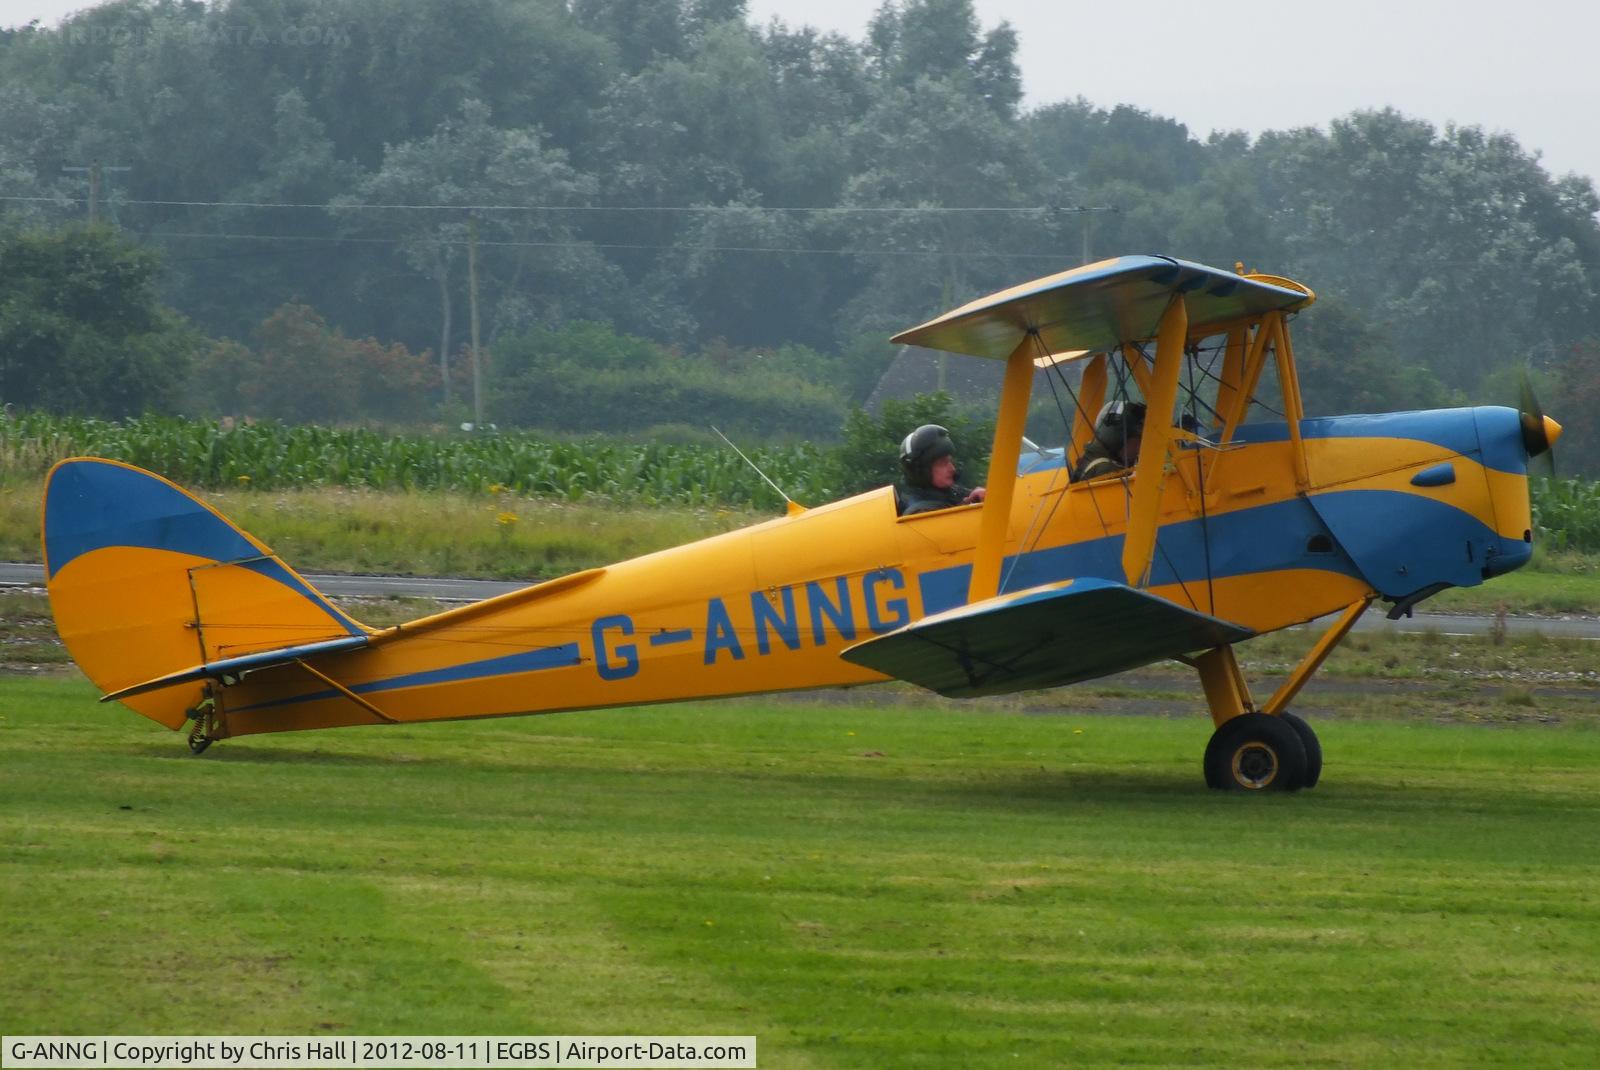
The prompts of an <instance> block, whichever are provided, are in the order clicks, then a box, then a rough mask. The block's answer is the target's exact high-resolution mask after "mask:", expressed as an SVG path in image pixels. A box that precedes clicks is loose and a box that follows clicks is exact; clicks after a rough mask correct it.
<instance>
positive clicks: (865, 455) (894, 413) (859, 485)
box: [832, 390, 994, 495]
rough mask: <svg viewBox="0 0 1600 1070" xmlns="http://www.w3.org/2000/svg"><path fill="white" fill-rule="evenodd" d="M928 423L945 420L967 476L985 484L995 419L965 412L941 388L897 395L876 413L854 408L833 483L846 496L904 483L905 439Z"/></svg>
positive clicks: (836, 460) (834, 460)
mask: <svg viewBox="0 0 1600 1070" xmlns="http://www.w3.org/2000/svg"><path fill="white" fill-rule="evenodd" d="M923 424H939V425H941V426H943V427H944V428H945V429H946V430H948V431H949V432H950V437H951V438H952V439H953V440H954V441H955V444H956V449H957V450H958V451H959V452H958V453H957V460H958V462H959V463H960V465H961V477H962V478H963V479H965V480H967V481H968V482H969V483H972V484H978V483H982V482H985V480H984V476H983V473H984V472H986V471H987V470H988V467H989V447H990V446H991V445H992V444H993V441H994V423H993V421H992V420H990V419H985V418H982V417H975V416H973V415H971V414H968V413H964V412H962V411H961V410H960V409H959V408H958V407H957V406H956V402H955V399H954V398H952V397H951V396H950V395H949V394H947V393H945V392H944V391H942V390H941V391H939V392H937V393H933V394H917V395H916V396H915V397H912V398H909V399H900V398H894V399H891V400H889V401H886V402H884V404H883V408H882V409H881V410H880V411H879V412H878V413H877V414H876V415H874V414H872V413H869V412H867V411H866V410H864V409H855V410H852V411H851V413H850V415H849V416H848V417H846V418H845V423H844V440H843V441H842V442H841V443H840V444H839V446H838V447H837V448H835V450H834V452H833V457H832V466H833V472H834V474H833V479H832V483H833V485H834V486H835V487H836V488H838V491H839V493H840V494H841V495H846V494H860V493H861V492H862V491H866V490H871V489H872V488H873V487H882V486H885V485H887V484H889V483H895V482H898V481H899V479H900V443H901V442H902V441H903V440H904V439H905V437H906V435H908V434H910V433H911V432H912V431H914V430H916V429H917V428H918V427H921V426H922V425H923Z"/></svg>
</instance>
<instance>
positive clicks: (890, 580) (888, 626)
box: [861, 568, 911, 635]
mask: <svg viewBox="0 0 1600 1070" xmlns="http://www.w3.org/2000/svg"><path fill="white" fill-rule="evenodd" d="M880 583H882V584H886V585H888V587H889V589H890V590H892V591H903V590H905V589H906V580H905V577H904V576H902V575H900V570H899V569H897V568H880V569H879V570H878V571H876V572H869V573H867V574H866V575H865V576H864V577H862V580H861V593H862V595H863V596H864V597H865V598H866V600H867V627H869V628H871V629H872V630H873V631H874V632H877V633H879V634H880V635H881V634H882V633H884V632H892V631H894V630H895V629H896V628H898V627H900V625H902V624H905V623H907V622H908V621H910V620H911V607H910V606H909V605H908V604H907V603H906V600H905V599H904V598H891V599H889V600H888V601H887V602H885V603H884V604H883V608H884V609H885V610H886V611H887V612H889V613H891V614H893V616H891V617H889V618H888V619H885V618H884V617H881V616H879V615H878V584H880Z"/></svg>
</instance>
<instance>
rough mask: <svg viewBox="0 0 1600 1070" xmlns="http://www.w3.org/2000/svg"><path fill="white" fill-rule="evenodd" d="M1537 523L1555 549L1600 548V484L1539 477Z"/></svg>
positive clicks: (1535, 507)
mask: <svg viewBox="0 0 1600 1070" xmlns="http://www.w3.org/2000/svg"><path fill="white" fill-rule="evenodd" d="M1531 485H1532V488H1533V526H1534V530H1535V531H1537V532H1538V535H1539V537H1540V539H1542V540H1544V542H1545V543H1546V545H1548V546H1549V548H1550V549H1552V550H1581V551H1584V552H1587V553H1594V552H1597V551H1600V483H1591V482H1589V481H1588V480H1586V479H1535V480H1533V481H1532V483H1531Z"/></svg>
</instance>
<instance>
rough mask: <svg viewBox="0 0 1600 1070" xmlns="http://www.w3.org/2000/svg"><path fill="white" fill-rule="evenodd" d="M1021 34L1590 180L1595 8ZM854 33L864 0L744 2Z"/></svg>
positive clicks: (1118, 92) (1588, 1)
mask: <svg viewBox="0 0 1600 1070" xmlns="http://www.w3.org/2000/svg"><path fill="white" fill-rule="evenodd" d="M975 2H976V7H977V10H978V16H979V19H980V21H981V22H982V23H983V25H984V26H985V28H987V27H990V26H993V25H995V24H996V23H998V22H999V21H1000V20H1002V19H1005V20H1008V21H1010V22H1011V24H1012V25H1013V26H1015V27H1016V28H1017V31H1018V34H1019V36H1020V38H1021V62H1022V75H1023V81H1024V84H1025V86H1026V89H1027V103H1028V104H1029V105H1038V104H1047V103H1050V102H1052V101H1057V100H1063V99H1067V98H1072V97H1077V96H1083V97H1086V98H1087V99H1089V100H1090V101H1092V102H1094V103H1095V104H1099V105H1102V106H1110V105H1113V104H1134V105H1137V106H1138V107H1141V108H1145V109H1148V110H1150V111H1153V112H1156V113H1158V114H1161V115H1166V116H1169V117H1171V118H1174V119H1177V120H1179V121H1180V122H1183V123H1186V124H1188V126H1189V128H1190V131H1191V132H1192V133H1195V134H1196V135H1198V136H1201V137H1203V136H1204V135H1205V134H1206V133H1207V132H1209V131H1211V130H1213V129H1242V130H1247V131H1249V132H1250V133H1252V134H1255V133H1260V132H1261V131H1262V130H1272V129H1283V128H1287V127H1292V126H1305V125H1322V126H1325V125H1326V124H1327V121H1328V120H1329V119H1331V118H1333V117H1335V116H1339V115H1343V114H1345V113H1347V112H1349V111H1352V110H1354V109H1356V108H1379V107H1383V106H1385V105H1392V106H1394V107H1396V108H1398V109H1400V110H1401V111H1403V112H1405V113H1407V114H1408V115H1413V116H1417V117H1420V118H1424V119H1429V120H1431V121H1433V122H1434V123H1436V124H1438V125H1443V124H1444V123H1445V122H1447V121H1452V120H1453V121H1455V122H1457V123H1462V124H1469V123H1470V124H1476V125H1479V126H1483V127H1486V128H1488V129H1491V130H1506V131H1509V132H1511V133H1512V134H1515V135H1516V137H1517V139H1518V140H1519V141H1521V142H1522V145H1523V146H1524V147H1525V148H1527V149H1537V150H1539V151H1540V152H1541V153H1542V154H1543V158H1544V164H1545V166H1546V167H1547V168H1548V169H1549V170H1551V171H1552V172H1555V173H1558V174H1559V173H1561V172H1565V171H1578V172H1580V173H1583V174H1586V175H1588V176H1590V177H1591V178H1593V179H1594V180H1595V181H1596V183H1597V185H1600V63H1597V61H1596V57H1595V50H1596V45H1597V43H1600V3H1595V2H1594V0H1522V2H1521V3H1505V2H1504V0H1495V2H1490V0H1342V2H1341V3H1337V4H1308V3H1285V4H1278V5H1268V4H1261V3H1233V4H1228V3H1212V4H1198V3H1194V2H1193V0H1184V2H1178V0H1144V2H1143V3H1140V4H1138V5H1118V4H1110V3H1106V2H1104V0H1096V2H1094V3H1085V2H1072V0H1055V2H1053V3H1052V2H1049V0H975ZM87 6H91V5H90V4H87V3H85V2H84V0H0V24H13V25H14V24H18V23H23V22H27V21H28V20H29V19H31V18H38V19H40V20H41V21H43V22H45V23H54V22H55V21H56V20H58V19H59V18H60V17H61V16H62V15H63V14H65V13H67V12H70V11H74V10H77V9H80V8H83V7H87ZM749 6H750V13H751V17H752V18H753V19H755V20H756V21H759V22H765V21H766V20H767V19H769V18H771V17H773V16H774V15H776V16H778V17H780V18H782V19H783V20H784V21H785V22H788V23H790V24H793V25H798V24H802V23H809V24H811V25H814V26H819V27H822V28H825V29H831V30H838V31H841V32H843V33H845V34H847V35H849V36H851V37H855V38H859V37H860V36H861V35H862V32H863V29H864V28H865V26H866V24H867V21H868V19H869V18H870V17H871V12H872V10H873V8H875V7H876V3H875V2H874V0H866V2H863V0H749Z"/></svg>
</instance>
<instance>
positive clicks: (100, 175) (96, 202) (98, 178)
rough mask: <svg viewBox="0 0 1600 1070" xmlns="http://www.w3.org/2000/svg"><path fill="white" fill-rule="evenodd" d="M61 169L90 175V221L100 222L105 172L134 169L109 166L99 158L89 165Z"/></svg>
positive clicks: (69, 172)
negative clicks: (101, 193) (101, 195)
mask: <svg viewBox="0 0 1600 1070" xmlns="http://www.w3.org/2000/svg"><path fill="white" fill-rule="evenodd" d="M61 170H62V171H65V172H66V173H68V174H79V175H83V174H86V175H88V176H89V222H90V223H98V222H100V187H101V184H102V183H103V182H104V174H105V172H107V171H112V172H118V171H120V172H124V173H126V172H128V171H131V170H133V168H131V167H118V166H110V167H108V166H106V165H104V164H102V163H101V162H100V161H99V160H96V161H95V162H94V163H92V164H90V165H89V166H88V167H63V168H62V169H61Z"/></svg>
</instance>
